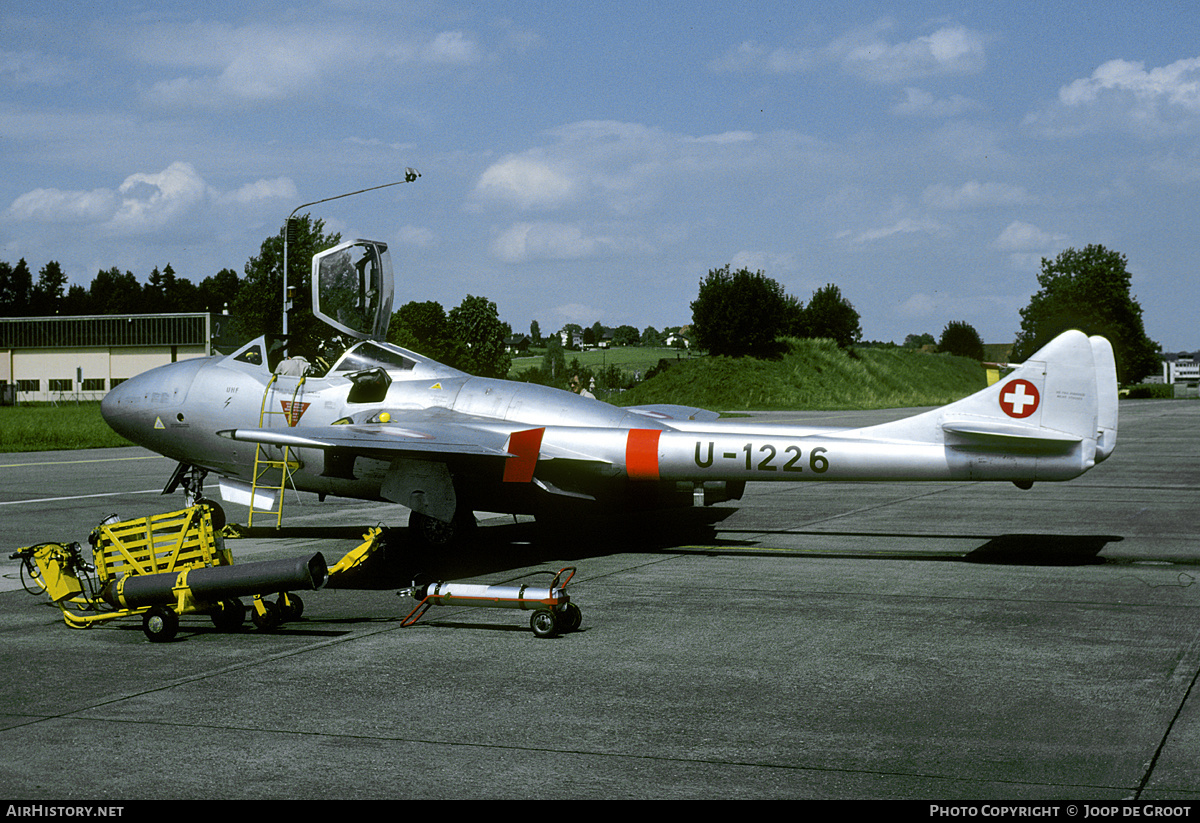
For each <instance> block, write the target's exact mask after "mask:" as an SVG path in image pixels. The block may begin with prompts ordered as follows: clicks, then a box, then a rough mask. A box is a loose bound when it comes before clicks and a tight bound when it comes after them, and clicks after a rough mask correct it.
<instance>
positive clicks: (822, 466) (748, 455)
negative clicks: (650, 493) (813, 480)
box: [695, 440, 829, 474]
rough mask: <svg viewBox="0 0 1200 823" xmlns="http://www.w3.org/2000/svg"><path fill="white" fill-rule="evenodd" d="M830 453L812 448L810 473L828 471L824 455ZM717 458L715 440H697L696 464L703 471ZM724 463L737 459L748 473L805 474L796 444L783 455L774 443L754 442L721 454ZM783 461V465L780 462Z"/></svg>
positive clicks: (820, 448)
mask: <svg viewBox="0 0 1200 823" xmlns="http://www.w3.org/2000/svg"><path fill="white" fill-rule="evenodd" d="M828 451H829V450H828V449H826V448H823V447H821V446H817V447H816V448H813V449H809V451H808V470H809V471H812V472H816V473H817V474H821V473H822V472H825V471H828V469H829V458H827V457H826V456H825V454H826V452H828ZM716 457H717V455H714V453H713V441H711V440H709V441H708V442H707V443H705V442H704V441H702V440H697V441H696V455H695V460H696V465H697V466H698V467H700V468H702V469H707V468H710V467H711V466H712V464H713V461H714V460H715V459H716ZM719 457H720V459H721V460H737V461H739V462H741V463H743V465H744V467H745V469H746V471H760V472H773V471H784V472H802V471H804V468H805V467H804V464H803V462H802V459H803V457H804V450H803V449H801V448H800V447H799V446H797V445H794V444H793V445H791V446H787V447H785V448H784V449H783V453H782V454H780V451H779V449H778V448H777V447H776V446H775V445H774V444H772V443H763V444H762V445H760V446H758V447H757V448H755V445H754V444H753V443H747V444H745V445H744V446H742V447H741V449H739V450H738V451H731V452H720V453H719ZM777 461H782V462H777Z"/></svg>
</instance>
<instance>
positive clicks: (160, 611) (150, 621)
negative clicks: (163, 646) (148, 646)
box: [142, 606, 179, 643]
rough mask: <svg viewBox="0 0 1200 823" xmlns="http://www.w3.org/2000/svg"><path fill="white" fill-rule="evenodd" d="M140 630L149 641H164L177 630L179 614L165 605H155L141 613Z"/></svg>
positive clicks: (171, 638) (171, 637)
mask: <svg viewBox="0 0 1200 823" xmlns="http://www.w3.org/2000/svg"><path fill="white" fill-rule="evenodd" d="M142 631H143V632H144V633H145V635H146V639H147V640H149V641H150V642H151V643H166V642H168V641H169V640H173V639H174V638H175V634H176V633H177V632H178V631H179V615H177V614H175V612H173V611H171V610H170V609H168V608H167V607H166V606H155V607H154V608H152V609H151V610H150V611H148V612H146V613H145V614H143V615H142Z"/></svg>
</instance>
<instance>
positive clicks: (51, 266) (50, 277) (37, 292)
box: [29, 260, 67, 317]
mask: <svg viewBox="0 0 1200 823" xmlns="http://www.w3.org/2000/svg"><path fill="white" fill-rule="evenodd" d="M66 293H67V275H66V274H65V273H63V270H62V266H60V265H59V264H58V261H57V260H51V261H50V262H49V263H47V264H46V265H44V266H42V269H41V271H40V272H38V280H37V284H36V285H35V286H34V287H33V290H32V292H31V293H30V301H29V312H30V314H31V315H34V316H40V317H46V316H50V315H54V314H58V309H59V307H60V305H61V304H62V300H63V297H64V296H65V295H66Z"/></svg>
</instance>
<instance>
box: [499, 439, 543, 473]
mask: <svg viewBox="0 0 1200 823" xmlns="http://www.w3.org/2000/svg"><path fill="white" fill-rule="evenodd" d="M545 433H546V430H545V429H526V430H525V431H519V432H513V433H512V434H510V435H509V436H508V453H509V454H511V455H513V456H512V457H510V458H508V459H507V460H505V461H504V482H505V483H528V482H530V481H531V480H533V470H534V469H535V468H537V461H538V452H540V451H541V448H542V435H543V434H545Z"/></svg>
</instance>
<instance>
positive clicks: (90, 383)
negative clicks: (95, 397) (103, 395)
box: [83, 377, 104, 391]
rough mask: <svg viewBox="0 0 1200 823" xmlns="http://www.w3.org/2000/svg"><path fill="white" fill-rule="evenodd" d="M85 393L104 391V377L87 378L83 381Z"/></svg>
mask: <svg viewBox="0 0 1200 823" xmlns="http://www.w3.org/2000/svg"><path fill="white" fill-rule="evenodd" d="M83 390H84V391H104V378H103V377H87V378H84V381H83Z"/></svg>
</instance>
